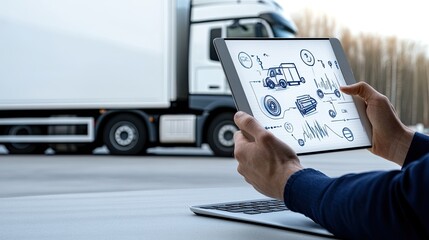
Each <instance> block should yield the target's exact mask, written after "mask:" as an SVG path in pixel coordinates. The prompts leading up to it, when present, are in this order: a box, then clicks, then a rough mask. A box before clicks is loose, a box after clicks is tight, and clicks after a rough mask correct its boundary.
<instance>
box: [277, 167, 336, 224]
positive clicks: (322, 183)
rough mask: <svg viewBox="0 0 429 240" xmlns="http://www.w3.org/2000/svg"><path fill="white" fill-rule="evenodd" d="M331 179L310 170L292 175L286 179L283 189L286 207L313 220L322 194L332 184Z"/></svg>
mask: <svg viewBox="0 0 429 240" xmlns="http://www.w3.org/2000/svg"><path fill="white" fill-rule="evenodd" d="M332 180H333V179H332V178H330V177H328V176H326V175H325V174H323V173H322V172H319V171H317V170H315V169H312V168H306V169H303V170H300V171H298V172H296V173H294V174H293V175H292V176H290V178H289V179H288V181H287V183H286V186H285V189H284V201H285V204H286V206H287V207H288V208H289V209H290V210H291V211H294V212H299V213H302V214H304V215H306V216H307V217H310V218H312V219H314V218H313V217H314V216H315V214H316V212H315V211H316V209H317V206H318V204H319V202H320V198H321V196H323V192H324V191H325V189H326V188H327V187H328V185H329V184H330V183H331V182H332Z"/></svg>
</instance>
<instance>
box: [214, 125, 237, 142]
mask: <svg viewBox="0 0 429 240" xmlns="http://www.w3.org/2000/svg"><path fill="white" fill-rule="evenodd" d="M237 130H238V129H237V127H235V126H234V125H232V124H228V125H224V126H222V127H221V128H220V129H219V133H218V140H219V143H220V144H222V146H224V147H232V146H234V133H235V132H236V131H237Z"/></svg>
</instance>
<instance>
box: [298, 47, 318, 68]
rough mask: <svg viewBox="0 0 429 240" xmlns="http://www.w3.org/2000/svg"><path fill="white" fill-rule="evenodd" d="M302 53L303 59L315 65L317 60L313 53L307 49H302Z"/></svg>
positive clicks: (308, 63) (309, 64)
mask: <svg viewBox="0 0 429 240" xmlns="http://www.w3.org/2000/svg"><path fill="white" fill-rule="evenodd" d="M300 55H301V59H302V61H303V62H304V63H305V64H307V65H308V66H313V65H314V63H315V62H316V61H315V60H314V56H313V54H312V53H311V52H310V51H308V50H307V49H302V50H301V53H300Z"/></svg>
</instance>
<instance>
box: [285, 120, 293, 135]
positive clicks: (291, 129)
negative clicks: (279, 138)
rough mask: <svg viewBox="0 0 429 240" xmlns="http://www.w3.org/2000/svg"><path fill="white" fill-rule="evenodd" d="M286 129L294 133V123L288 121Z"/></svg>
mask: <svg viewBox="0 0 429 240" xmlns="http://www.w3.org/2000/svg"><path fill="white" fill-rule="evenodd" d="M285 129H286V132H288V133H292V132H293V125H292V124H291V123H289V122H287V123H285Z"/></svg>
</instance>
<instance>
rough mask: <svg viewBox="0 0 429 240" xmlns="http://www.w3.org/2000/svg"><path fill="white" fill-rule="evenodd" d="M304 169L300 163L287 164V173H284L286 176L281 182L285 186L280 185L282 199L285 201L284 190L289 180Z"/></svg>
mask: <svg viewBox="0 0 429 240" xmlns="http://www.w3.org/2000/svg"><path fill="white" fill-rule="evenodd" d="M303 169H304V167H303V166H302V165H301V163H300V162H299V160H298V161H296V162H295V161H294V162H290V163H288V164H287V166H286V167H285V171H284V175H283V179H282V180H281V182H282V183H283V184H281V185H280V189H279V190H280V191H279V192H280V194H279V196H280V199H281V200H284V190H285V186H286V184H287V182H288V180H289V178H290V177H291V176H292V175H293V174H295V173H296V172H299V171H301V170H303Z"/></svg>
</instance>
